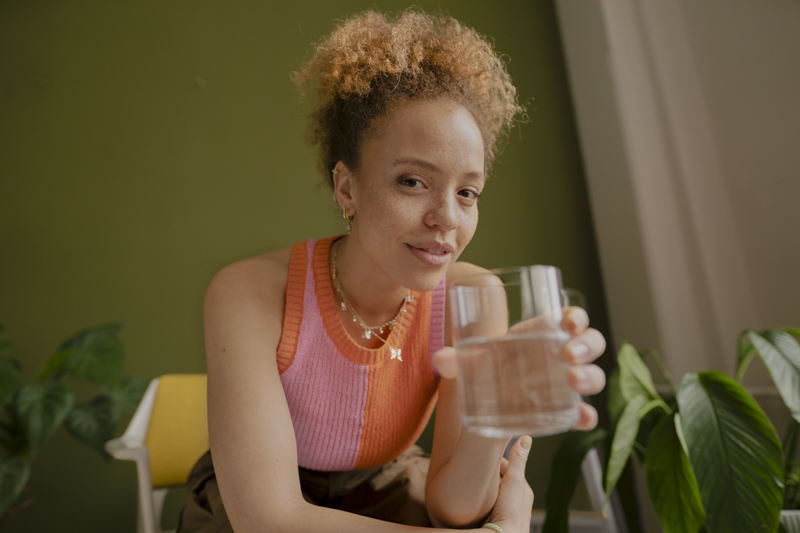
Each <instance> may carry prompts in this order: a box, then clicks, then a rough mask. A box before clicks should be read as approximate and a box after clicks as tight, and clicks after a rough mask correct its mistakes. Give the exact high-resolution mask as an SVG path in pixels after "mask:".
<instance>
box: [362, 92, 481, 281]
mask: <svg viewBox="0 0 800 533" xmlns="http://www.w3.org/2000/svg"><path fill="white" fill-rule="evenodd" d="M485 180H486V178H485V176H484V172H483V141H482V138H481V133H480V130H479V129H478V126H477V124H476V123H475V120H474V119H473V117H472V114H471V113H470V112H469V111H468V110H467V109H466V108H465V107H463V106H461V105H459V104H457V103H454V102H452V101H450V100H432V101H415V102H410V103H407V104H404V105H403V106H402V107H400V108H399V109H398V110H396V111H395V112H394V113H393V114H392V115H391V116H390V117H389V118H387V119H386V120H385V121H384V122H382V123H381V125H380V127H379V128H378V130H377V132H376V133H375V134H374V135H373V136H372V138H370V139H369V140H368V141H367V142H366V143H365V144H364V146H363V149H362V153H361V165H360V168H359V170H358V172H356V173H355V176H354V179H353V180H352V188H351V194H350V195H348V196H349V197H350V198H349V199H350V200H351V206H352V207H351V208H350V213H351V214H353V213H355V221H354V225H353V235H352V237H355V239H354V240H355V241H356V242H357V243H358V244H359V245H360V247H361V248H362V249H363V251H364V252H365V253H366V255H367V257H368V258H369V260H370V262H371V263H373V264H372V265H370V266H371V267H372V268H377V269H378V272H383V273H385V274H386V275H388V276H389V277H390V278H391V279H393V280H394V281H396V282H397V283H399V284H400V285H402V286H403V287H406V288H409V289H413V290H418V291H428V290H431V289H432V288H434V287H435V286H436V285H437V284H438V283H439V282H440V281H441V279H442V277H443V276H444V274H445V273H446V271H447V269H448V268H449V267H450V265H452V264H453V263H454V262H455V261H456V260H457V259H458V257H459V256H460V255H461V252H462V251H463V250H464V248H465V247H466V246H467V244H468V243H469V241H470V240H471V239H472V236H473V235H474V233H475V228H476V226H477V224H478V196H479V195H480V194H481V192H482V191H483V187H484V183H485Z"/></svg>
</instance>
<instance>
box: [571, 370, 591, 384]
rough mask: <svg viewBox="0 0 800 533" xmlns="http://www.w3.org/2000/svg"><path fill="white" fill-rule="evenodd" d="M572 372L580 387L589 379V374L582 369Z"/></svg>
mask: <svg viewBox="0 0 800 533" xmlns="http://www.w3.org/2000/svg"><path fill="white" fill-rule="evenodd" d="M573 372H574V373H575V379H577V380H578V383H579V384H580V385H583V384H584V383H585V382H586V381H587V380H588V379H589V373H588V372H587V371H586V370H584V369H583V368H576V369H575V370H573Z"/></svg>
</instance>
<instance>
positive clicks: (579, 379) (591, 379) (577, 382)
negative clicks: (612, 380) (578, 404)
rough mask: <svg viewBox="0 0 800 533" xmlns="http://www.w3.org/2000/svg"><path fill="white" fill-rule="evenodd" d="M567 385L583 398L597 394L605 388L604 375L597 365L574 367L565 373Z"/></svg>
mask: <svg viewBox="0 0 800 533" xmlns="http://www.w3.org/2000/svg"><path fill="white" fill-rule="evenodd" d="M567 379H568V380H569V385H570V387H572V388H573V389H574V390H575V392H577V393H578V394H582V395H584V396H591V395H592V394H597V393H598V392H600V391H601V390H603V387H605V386H606V373H605V372H603V369H602V368H600V367H599V366H597V365H581V366H574V367H572V368H570V369H569V372H568V373H567Z"/></svg>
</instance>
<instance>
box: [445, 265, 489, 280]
mask: <svg viewBox="0 0 800 533" xmlns="http://www.w3.org/2000/svg"><path fill="white" fill-rule="evenodd" d="M487 272H489V270H487V269H485V268H483V267H479V266H477V265H473V264H472V263H466V262H464V261H458V262H456V263H453V265H452V266H451V267H450V268H449V269H448V270H447V283H448V284H449V283H451V282H452V281H453V280H455V279H457V278H463V277H465V276H472V275H474V274H485V273H487Z"/></svg>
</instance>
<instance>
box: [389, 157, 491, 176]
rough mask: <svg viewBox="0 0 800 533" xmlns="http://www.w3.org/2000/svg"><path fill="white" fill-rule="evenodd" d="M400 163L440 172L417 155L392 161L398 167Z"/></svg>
mask: <svg viewBox="0 0 800 533" xmlns="http://www.w3.org/2000/svg"><path fill="white" fill-rule="evenodd" d="M401 165H415V166H418V167H422V168H425V169H427V170H430V171H431V172H441V169H440V168H439V167H437V166H436V165H434V164H433V163H431V162H430V161H426V160H424V159H420V158H418V157H401V158H399V159H395V160H394V162H393V163H392V166H393V167H398V166H401ZM465 176H467V177H476V178H479V177H481V176H483V172H477V171H473V172H467V173H466V174H465Z"/></svg>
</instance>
